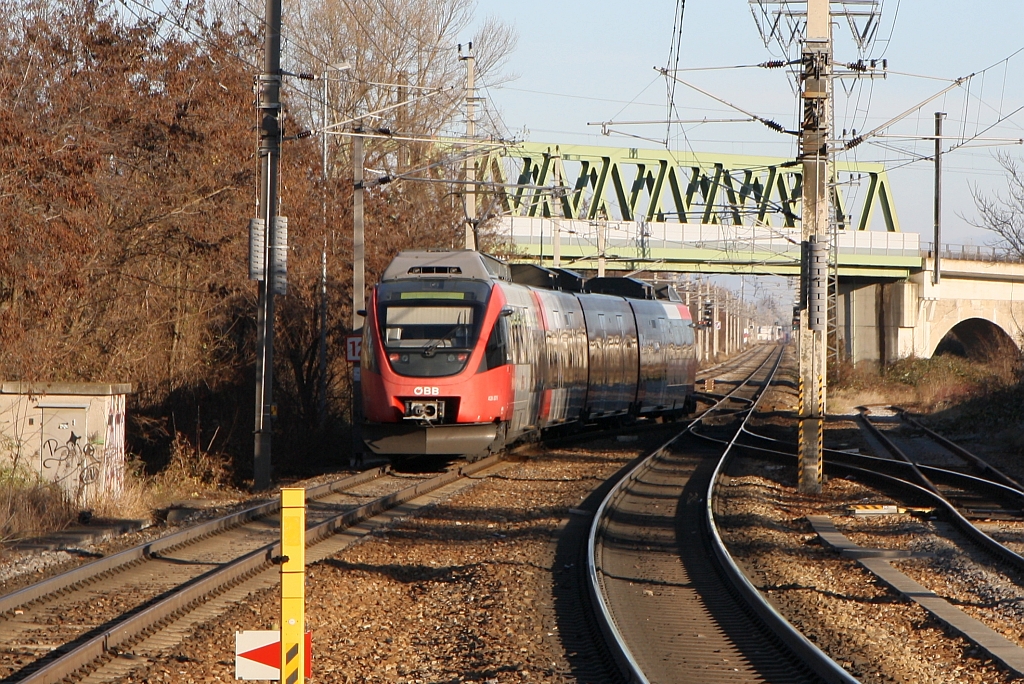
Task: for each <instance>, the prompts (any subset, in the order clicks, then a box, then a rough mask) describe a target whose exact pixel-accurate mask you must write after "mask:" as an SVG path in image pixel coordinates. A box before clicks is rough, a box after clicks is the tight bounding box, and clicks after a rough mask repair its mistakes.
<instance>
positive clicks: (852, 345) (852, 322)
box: [838, 281, 882, 363]
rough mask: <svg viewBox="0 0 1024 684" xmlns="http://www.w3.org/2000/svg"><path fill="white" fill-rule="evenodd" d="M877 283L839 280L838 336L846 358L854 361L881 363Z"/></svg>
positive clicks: (878, 286) (879, 303) (880, 294)
mask: <svg viewBox="0 0 1024 684" xmlns="http://www.w3.org/2000/svg"><path fill="white" fill-rule="evenodd" d="M881 297H882V286H881V284H879V283H870V282H854V281H840V283H839V317H838V318H839V337H840V341H841V344H842V347H843V349H844V351H845V353H846V356H847V358H850V359H852V360H853V361H854V362H856V363H859V362H861V361H874V362H877V361H880V360H881V358H882V357H881V346H880V342H881V338H880V335H881V333H880V328H879V323H880V319H879V311H880V306H881Z"/></svg>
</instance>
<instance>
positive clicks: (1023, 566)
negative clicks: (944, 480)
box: [861, 414, 1024, 570]
mask: <svg viewBox="0 0 1024 684" xmlns="http://www.w3.org/2000/svg"><path fill="white" fill-rule="evenodd" d="M861 417H862V419H863V421H864V424H865V425H866V426H867V427H868V429H869V430H870V431H871V432H872V434H873V435H874V436H875V437H876V438H877V439H879V441H881V442H882V444H883V446H885V448H886V449H888V450H889V451H891V452H892V453H893V454H894V455H897V456H898V457H900V458H902V459H903V460H905V461H906V462H907V463H909V464H910V465H911V469H912V470H913V471H914V474H915V476H916V477H917V478H918V480H919V484H920V485H921V486H923V487H924V488H925V489H928V490H931V491H932V492H933V496H934V498H935V501H936V502H937V503H938V505H939V506H940V507H941V508H942V509H943V510H945V511H946V514H947V515H948V516H949V517H950V518H951V519H952V522H953V524H954V525H956V527H957V528H959V529H960V531H961V532H963V533H964V534H966V535H967V536H968V537H969V538H970V539H971V540H973V541H974V542H975V543H976V544H978V546H980V547H981V548H983V549H985V550H986V551H988V552H989V553H990V554H992V555H993V556H995V557H996V558H998V559H999V560H1003V561H1005V562H1007V563H1009V564H1010V565H1012V566H1013V567H1015V568H1017V569H1018V570H1024V556H1021V555H1020V554H1018V553H1016V552H1014V551H1012V550H1010V549H1009V548H1007V547H1006V546H1004V545H1003V544H1000V543H999V542H998V541H996V540H995V539H993V538H992V537H990V536H988V535H987V534H985V532H983V531H982V530H981V529H979V528H978V527H977V526H975V525H974V524H973V523H972V522H971V521H970V520H968V519H967V518H966V517H965V516H964V515H963V514H962V513H961V512H960V511H959V509H957V507H956V506H954V505H953V503H952V502H951V501H949V499H947V498H946V497H945V496H944V495H943V494H942V492H940V491H939V489H938V488H937V487H936V486H935V484H934V483H932V481H931V479H929V478H928V476H927V475H925V474H924V472H923V467H921V466H918V465H917V464H916V463H914V462H913V461H912V460H911V459H910V457H908V456H907V455H906V454H905V453H903V451H902V450H901V449H900V448H899V447H898V446H896V444H894V443H893V442H892V440H890V439H889V438H888V437H886V436H885V434H884V433H883V432H882V431H881V430H879V429H878V428H877V427H876V426H875V425H872V424H871V421H870V420H868V419H867V418H866V417H865V416H864V415H863V414H862V415H861ZM883 460H884V459H883ZM938 470H939V471H940V472H945V473H952V472H956V471H948V470H947V471H944V470H943V469H938ZM960 476H961V477H962V478H964V479H968V478H970V480H968V481H972V480H973V481H974V482H976V483H984V484H985V486H987V487H990V488H993V489H997V490H998V489H999V488H1001V489H1002V491H1003V492H1004V493H1006V494H1007V495H1009V496H1011V497H1012V498H1016V499H1021V497H1024V493H1022V492H1020V491H1018V490H1016V489H1014V488H1012V487H1008V486H1006V485H1003V484H1001V483H997V482H993V481H991V480H985V479H983V478H976V477H974V476H972V475H968V474H966V473H960Z"/></svg>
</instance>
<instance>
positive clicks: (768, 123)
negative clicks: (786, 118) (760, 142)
mask: <svg viewBox="0 0 1024 684" xmlns="http://www.w3.org/2000/svg"><path fill="white" fill-rule="evenodd" d="M758 121H760V122H761V123H763V124H764V125H765V126H767V127H768V128H770V129H772V130H773V131H775V132H776V133H785V132H786V129H785V128H784V127H783V126H782V124H780V123H776V122H774V121H772V120H771V119H758Z"/></svg>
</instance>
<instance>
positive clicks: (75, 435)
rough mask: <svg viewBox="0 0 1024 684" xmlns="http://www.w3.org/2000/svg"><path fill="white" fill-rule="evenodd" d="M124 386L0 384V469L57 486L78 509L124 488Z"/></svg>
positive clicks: (94, 384)
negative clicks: (13, 469) (30, 475)
mask: <svg viewBox="0 0 1024 684" xmlns="http://www.w3.org/2000/svg"><path fill="white" fill-rule="evenodd" d="M130 392H131V385H128V384H116V385H110V384H100V383H51V384H28V383H19V382H5V383H0V466H2V465H4V464H6V465H7V466H9V467H19V468H24V469H26V470H29V471H31V472H34V473H37V474H39V475H40V477H42V478H44V479H46V480H50V481H53V482H58V483H59V484H60V485H61V486H62V487H63V488H64V489H65V490H66V491H67V492H68V494H69V495H70V496H71V497H72V498H73V499H74V500H75V501H76V502H78V503H79V504H80V505H87V504H89V503H90V502H91V501H94V500H95V499H96V497H98V496H100V495H101V494H102V493H104V492H108V493H114V494H116V493H119V492H120V491H121V490H122V488H123V486H124V466H125V446H124V430H125V426H124V422H125V395H127V394H129V393H130Z"/></svg>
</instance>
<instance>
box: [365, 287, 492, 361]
mask: <svg viewBox="0 0 1024 684" xmlns="http://www.w3.org/2000/svg"><path fill="white" fill-rule="evenodd" d="M490 290H491V286H490V283H485V282H480V281H475V280H452V279H426V278H425V279H417V280H408V281H399V282H388V283H381V284H380V285H379V286H378V289H377V302H378V306H379V308H378V311H377V320H378V322H379V325H380V334H381V339H382V340H383V341H384V350H385V352H386V355H387V359H388V363H389V364H390V365H391V368H392V370H394V371H395V372H396V373H398V374H399V375H405V376H409V377H420V378H426V377H441V376H445V375H455V374H456V373H458V372H460V371H461V370H462V369H463V368H465V367H466V362H467V361H468V360H469V355H470V353H471V352H472V350H473V347H474V346H475V345H476V342H477V338H478V337H479V335H480V322H481V320H482V319H483V314H484V309H485V307H486V306H487V299H488V296H489V295H490Z"/></svg>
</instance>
